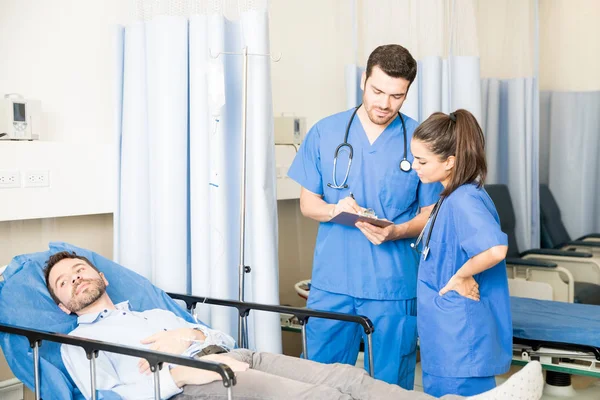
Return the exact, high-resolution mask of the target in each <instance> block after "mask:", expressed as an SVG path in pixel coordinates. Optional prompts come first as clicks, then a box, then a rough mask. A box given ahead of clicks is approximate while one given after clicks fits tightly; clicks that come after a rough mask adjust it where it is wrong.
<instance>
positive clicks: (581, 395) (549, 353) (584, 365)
mask: <svg viewBox="0 0 600 400" xmlns="http://www.w3.org/2000/svg"><path fill="white" fill-rule="evenodd" d="M511 313H512V318H513V364H515V365H523V364H525V363H527V362H529V361H531V360H537V361H540V363H541V364H542V367H543V368H544V369H545V370H546V386H545V389H544V393H545V394H546V395H547V396H554V397H562V398H565V397H566V398H576V399H582V400H583V399H600V385H598V384H595V385H593V386H591V387H589V388H588V389H586V390H581V391H578V392H577V391H575V390H574V389H573V387H572V385H571V375H584V376H589V377H594V378H600V307H598V306H595V305H588V304H569V303H564V302H555V301H547V300H536V299H529V298H519V297H511Z"/></svg>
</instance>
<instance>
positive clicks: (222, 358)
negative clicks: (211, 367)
mask: <svg viewBox="0 0 600 400" xmlns="http://www.w3.org/2000/svg"><path fill="white" fill-rule="evenodd" d="M200 360H202V361H212V362H216V363H220V364H227V365H228V366H229V368H231V369H232V370H233V372H244V371H246V370H247V369H248V368H250V365H248V363H245V362H242V361H238V360H236V359H235V358H232V357H229V356H228V355H227V354H209V355H207V356H203V357H200Z"/></svg>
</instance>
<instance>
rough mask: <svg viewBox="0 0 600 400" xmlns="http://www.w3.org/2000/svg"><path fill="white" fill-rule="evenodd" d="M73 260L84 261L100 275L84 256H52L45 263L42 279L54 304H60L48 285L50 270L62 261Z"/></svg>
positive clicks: (69, 253) (58, 254)
mask: <svg viewBox="0 0 600 400" xmlns="http://www.w3.org/2000/svg"><path fill="white" fill-rule="evenodd" d="M74 258H76V259H78V260H83V261H85V262H86V263H87V264H88V265H89V266H90V267H92V268H93V269H95V270H96V272H98V273H100V271H99V270H98V268H96V266H95V265H94V264H92V262H91V261H90V260H88V259H87V258H85V257H84V256H78V255H77V254H76V253H75V252H74V251H59V252H58V253H55V254H52V255H51V256H50V258H49V259H48V261H46V268H45V269H44V279H45V280H46V287H47V288H48V292H50V297H52V300H54V302H55V303H56V304H60V300H59V299H58V297H56V295H55V294H54V290H53V289H52V285H51V284H50V281H49V278H50V271H52V268H54V266H55V265H56V264H58V263H59V262H61V261H62V260H64V259H74Z"/></svg>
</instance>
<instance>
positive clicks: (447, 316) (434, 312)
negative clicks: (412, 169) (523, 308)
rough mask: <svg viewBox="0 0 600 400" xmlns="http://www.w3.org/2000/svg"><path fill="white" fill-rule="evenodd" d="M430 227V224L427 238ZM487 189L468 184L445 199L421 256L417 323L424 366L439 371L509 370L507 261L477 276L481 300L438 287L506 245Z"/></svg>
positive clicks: (476, 374)
mask: <svg viewBox="0 0 600 400" xmlns="http://www.w3.org/2000/svg"><path fill="white" fill-rule="evenodd" d="M428 232H429V225H428V226H427V228H426V230H425V235H424V238H426V237H427V233H428ZM507 243H508V240H507V236H506V235H505V234H504V233H503V232H502V231H501V230H500V221H499V218H498V213H497V212H496V208H495V207H494V203H493V202H492V200H491V199H490V197H489V195H488V194H487V192H486V191H485V190H484V189H482V188H477V186H476V185H473V184H466V185H463V186H460V187H459V188H458V189H456V190H455V191H454V192H452V193H451V194H450V195H449V196H448V197H447V198H446V199H445V200H444V202H443V203H442V206H441V208H440V210H439V214H438V217H437V219H436V221H435V224H434V227H433V232H432V234H431V240H430V242H429V254H428V256H427V259H426V260H423V257H422V256H420V260H421V261H420V265H419V281H418V289H417V324H418V331H419V338H420V346H421V360H422V367H423V371H424V372H426V373H428V374H430V375H435V376H440V377H484V376H493V375H498V374H502V373H505V372H506V371H507V370H508V368H509V367H510V363H511V358H512V320H511V313H510V301H509V294H508V280H507V275H506V263H505V261H502V262H500V263H499V264H497V265H496V266H494V267H492V268H490V269H488V270H486V271H483V272H482V273H480V274H477V275H475V276H474V278H475V280H476V281H477V283H478V284H479V293H480V301H474V300H470V299H467V298H466V297H462V296H460V295H459V294H458V293H457V292H455V291H451V292H448V293H446V294H445V295H444V296H440V295H439V294H438V292H439V291H440V290H441V289H442V288H443V287H444V286H445V285H446V283H447V282H448V281H449V280H450V278H451V277H452V276H453V275H454V274H455V272H456V271H458V269H460V268H461V267H462V266H463V264H464V263H466V262H467V261H468V260H469V259H470V258H472V257H474V256H476V255H477V254H479V253H482V252H483V251H485V250H488V249H490V248H491V247H494V246H499V245H505V246H506V245H507Z"/></svg>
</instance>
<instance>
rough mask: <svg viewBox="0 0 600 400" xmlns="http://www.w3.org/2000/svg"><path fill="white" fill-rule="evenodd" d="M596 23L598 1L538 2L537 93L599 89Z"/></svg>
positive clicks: (599, 25) (599, 28) (599, 26)
mask: <svg viewBox="0 0 600 400" xmlns="http://www.w3.org/2000/svg"><path fill="white" fill-rule="evenodd" d="M598 21H600V1H598V0H540V90H554V91H575V92H580V91H597V90H600V23H598Z"/></svg>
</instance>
